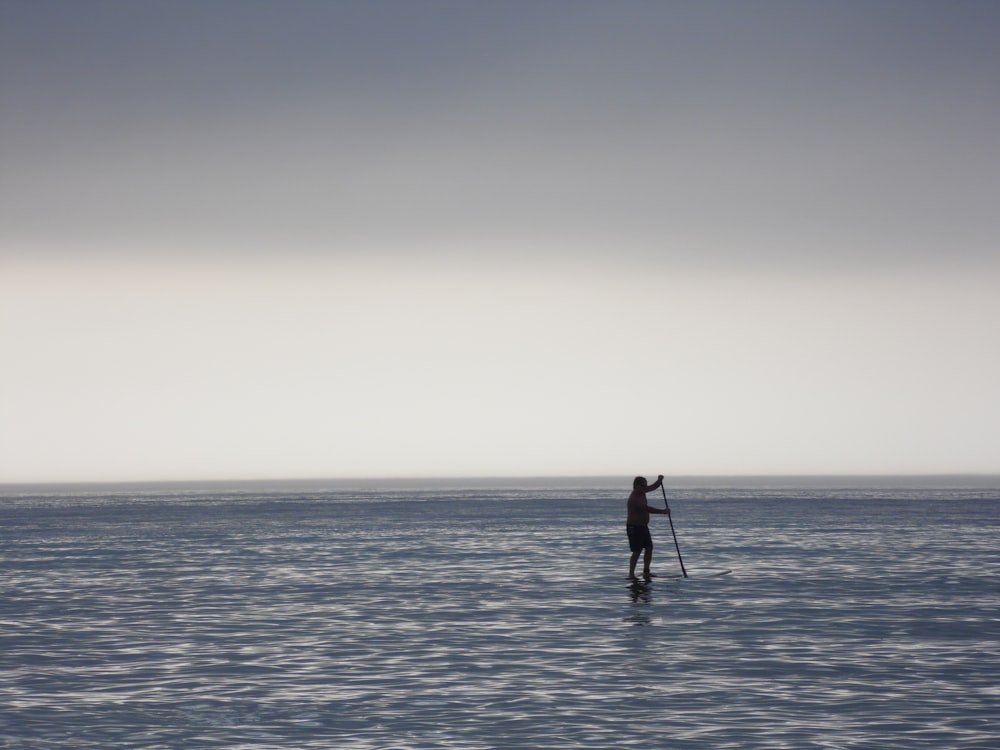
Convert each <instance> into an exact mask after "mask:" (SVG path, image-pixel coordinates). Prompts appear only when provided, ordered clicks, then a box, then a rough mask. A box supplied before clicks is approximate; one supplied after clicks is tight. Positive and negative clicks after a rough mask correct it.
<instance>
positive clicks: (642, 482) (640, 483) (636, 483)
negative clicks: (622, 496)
mask: <svg viewBox="0 0 1000 750" xmlns="http://www.w3.org/2000/svg"><path fill="white" fill-rule="evenodd" d="M646 486H648V484H647V482H646V477H636V478H635V479H633V480H632V489H633V490H639V489H642V488H643V487H646Z"/></svg>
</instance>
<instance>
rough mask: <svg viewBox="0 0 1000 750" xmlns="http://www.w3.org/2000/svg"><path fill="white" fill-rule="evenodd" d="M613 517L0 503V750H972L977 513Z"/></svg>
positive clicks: (508, 506) (684, 494)
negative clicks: (639, 564) (636, 531)
mask: <svg viewBox="0 0 1000 750" xmlns="http://www.w3.org/2000/svg"><path fill="white" fill-rule="evenodd" d="M627 492H628V487H627V482H623V483H622V486H616V487H611V486H607V487H603V486H591V487H586V488H575V489H574V488H572V487H570V488H560V487H558V486H553V485H549V486H547V487H535V488H530V487H529V488H520V489H517V488H501V487H492V488H490V487H485V488H481V489H473V490H469V489H461V488H456V487H453V488H450V489H448V488H446V489H429V488H426V487H425V488H423V489H406V488H395V489H385V490H378V489H368V490H352V489H346V488H343V487H341V488H335V489H329V490H323V491H304V490H301V489H293V490H289V491H284V492H282V491H270V490H269V491H267V492H263V491H255V490H253V489H243V490H239V491H234V490H226V489H214V490H212V491H183V492H182V491H152V492H150V491H146V492H139V491H120V492H104V493H101V492H80V493H75V494H67V493H56V494H52V493H49V494H45V493H21V494H16V493H14V494H11V493H8V494H7V495H6V496H0V565H2V567H0V582H2V591H0V595H2V600H0V608H2V609H0V640H2V643H0V747H5V748H86V747H93V748H98V747H99V748H246V749H248V750H249V749H253V750H264V749H265V748H359V749H371V750H375V749H376V748H377V749H384V750H388V749H389V748H394V749H399V750H402V749H411V748H412V749H414V750H416V749H418V748H419V749H424V748H426V749H431V748H459V749H460V748H469V749H475V750H488V749H492V748H525V749H528V748H531V749H532V750H536V749H539V748H574V749H577V748H601V749H602V750H606V749H607V748H610V747H622V748H630V747H635V748H640V747H641V748H699V749H701V748H704V749H706V750H707V749H709V748H711V749H712V750H722V749H725V748H740V749H742V750H746V749H747V748H761V749H764V748H767V749H768V750H775V749H778V748H789V749H794V750H804V749H807V748H871V749H872V750H875V749H876V748H877V749H878V750H890V749H892V748H899V749H900V750H902V749H904V748H905V749H906V750H912V749H914V748H934V750H942V749H945V748H950V749H952V750H958V749H961V748H980V749H982V750H986V749H987V748H989V749H990V750H996V748H998V747H1000V677H998V675H1000V544H998V542H997V539H998V531H1000V528H998V527H1000V492H998V491H997V490H991V489H988V488H985V489H984V488H980V489H975V488H969V487H967V488H965V489H947V488H938V489H927V488H923V489H920V488H918V489H892V488H886V487H882V488H876V489H865V488H864V487H860V486H854V487H851V488H846V489H845V488H839V489H838V488H822V487H812V488H805V489H802V488H794V487H767V486H758V487H755V488H714V489H713V488H701V489H699V488H697V487H686V488H683V489H674V490H672V491H671V493H670V494H671V506H672V508H673V510H674V517H673V520H674V525H675V528H676V532H677V539H678V543H679V545H680V551H681V553H682V554H683V556H684V563H685V565H686V567H687V570H688V573H689V574H690V578H688V579H668V578H660V579H657V580H655V581H654V582H653V583H651V584H650V585H648V586H639V587H635V586H632V587H630V586H629V585H628V582H627V581H626V580H625V574H626V572H627V559H628V549H627V543H626V539H625V534H624V518H623V516H624V500H625V497H626V495H627ZM653 497H654V498H655V497H656V496H653ZM661 500H662V498H661ZM652 525H653V533H654V539H655V540H656V542H657V550H656V555H655V559H654V570H658V571H659V572H660V573H664V574H666V573H677V572H679V565H678V561H677V553H676V551H675V549H674V544H673V539H672V537H671V535H670V526H669V524H668V522H667V520H666V519H665V518H664V517H662V516H656V517H654V518H653V524H652ZM725 569H731V571H732V572H731V573H730V574H728V575H724V576H717V577H713V576H710V575H708V573H711V572H713V571H719V570H725Z"/></svg>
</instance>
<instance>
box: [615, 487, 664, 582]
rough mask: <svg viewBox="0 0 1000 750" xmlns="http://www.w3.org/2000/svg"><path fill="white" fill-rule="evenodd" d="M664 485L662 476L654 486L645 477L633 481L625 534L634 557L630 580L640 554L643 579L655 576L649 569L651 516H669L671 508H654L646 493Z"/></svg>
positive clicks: (650, 558)
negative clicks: (647, 500) (647, 499)
mask: <svg viewBox="0 0 1000 750" xmlns="http://www.w3.org/2000/svg"><path fill="white" fill-rule="evenodd" d="M662 484H663V475H662V474H660V475H659V477H657V479H656V481H655V482H653V483H652V484H648V483H647V482H646V478H645V477H636V478H635V479H634V480H633V481H632V494H631V495H629V496H628V502H627V503H626V505H625V507H626V510H627V511H628V517H627V519H626V521H625V532H626V533H627V534H628V546H629V549H630V550H632V557H631V559H630V560H629V563H628V577H629V578H632V579H634V578H635V564H636V563H637V562H638V561H639V553H642V554H643V558H642V576H643V578H646V579H649V578H652V577H653V576H654V575H655V573H653V572H652V571H650V569H649V565H650V563H651V562H652V561H653V537H652V536H650V533H649V514H650V513H661V514H663V515H666V516H669V515H670V506H667V507H666V508H663V509H660V508H654V507H652V506H651V505H649V503H647V502H646V493H648V492H653V491H655V490H658V489H659V488H660V486H661V485H662Z"/></svg>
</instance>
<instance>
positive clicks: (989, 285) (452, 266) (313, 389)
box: [0, 0, 1000, 481]
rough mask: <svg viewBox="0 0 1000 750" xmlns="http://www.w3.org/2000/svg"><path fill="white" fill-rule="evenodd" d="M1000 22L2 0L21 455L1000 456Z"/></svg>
mask: <svg viewBox="0 0 1000 750" xmlns="http://www.w3.org/2000/svg"><path fill="white" fill-rule="evenodd" d="M997 81H1000V6H998V5H997V4H995V3H989V2H949V3H940V2H932V3H924V2H910V1H908V2H898V3H897V2H879V3H868V2H864V3H853V2H840V3H819V2H816V3H812V2H748V3H733V2H676V3H672V2H616V3H610V2H607V3H588V2H532V3H520V2H504V3H467V2H454V3H444V2H357V3H332V2H298V1H292V2H246V1H241V2H225V1H219V2H211V3H203V2H190V3H188V2H174V1H171V2H147V3H126V2H88V3H76V2H45V1H44V0H42V1H41V2H12V1H10V0H0V113H2V127H0V163H2V165H3V169H2V170H0V353H2V357H3V366H2V368H0V481H34V480H38V481H57V480H86V479H95V480H109V479H125V480H132V479H171V478H176V479H199V478H257V477H320V476H331V477H335V476H406V475H410V476H435V475H528V474H538V475H559V474H590V475H594V474H625V475H629V474H634V473H642V472H645V473H652V474H655V473H656V472H663V473H666V474H697V473H706V474H731V473H906V472H918V473H939V472H1000V451H998V450H997V447H996V446H998V445H1000V393H998V388H997V385H996V384H997V383H998V382H1000V347H998V346H997V345H996V344H995V342H996V340H997V339H998V328H1000V325H998V324H1000V295H998V294H997V289H998V288H1000V287H998V282H1000V252H998V246H997V245H998V243H997V240H998V237H1000V231H998V230H1000V205H998V204H1000V142H998V137H997V135H996V134H997V133H1000V92H998V86H997Z"/></svg>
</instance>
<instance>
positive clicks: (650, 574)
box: [642, 570, 656, 578]
mask: <svg viewBox="0 0 1000 750" xmlns="http://www.w3.org/2000/svg"><path fill="white" fill-rule="evenodd" d="M642 577H643V578H656V573H653V572H652V571H649V570H644V571H642Z"/></svg>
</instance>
